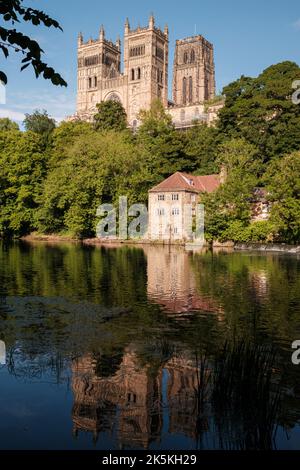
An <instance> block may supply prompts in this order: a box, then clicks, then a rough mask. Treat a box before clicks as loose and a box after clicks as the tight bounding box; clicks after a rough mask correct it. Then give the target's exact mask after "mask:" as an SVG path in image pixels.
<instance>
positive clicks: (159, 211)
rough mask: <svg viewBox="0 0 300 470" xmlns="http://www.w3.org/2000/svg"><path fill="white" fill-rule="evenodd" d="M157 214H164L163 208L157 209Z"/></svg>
mask: <svg viewBox="0 0 300 470" xmlns="http://www.w3.org/2000/svg"><path fill="white" fill-rule="evenodd" d="M157 215H165V209H157Z"/></svg>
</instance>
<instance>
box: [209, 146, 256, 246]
mask: <svg viewBox="0 0 300 470" xmlns="http://www.w3.org/2000/svg"><path fill="white" fill-rule="evenodd" d="M218 163H219V165H220V166H222V167H223V171H224V170H225V172H226V174H227V176H226V180H225V182H224V183H223V184H221V186H220V187H219V188H218V190H217V191H215V192H214V193H211V194H206V195H204V196H203V203H204V204H205V217H206V220H205V226H206V237H207V239H208V240H216V239H219V240H224V239H225V240H226V239H228V238H227V233H228V230H229V227H230V226H231V224H233V223H236V222H237V221H238V223H239V224H240V225H241V227H246V226H247V225H249V223H250V216H251V198H252V194H253V190H254V188H255V186H256V185H257V181H258V179H257V171H258V168H259V166H260V165H259V159H258V151H257V149H256V148H255V147H254V146H253V145H251V144H249V143H248V142H246V141H245V140H243V139H233V140H231V141H228V142H225V143H224V144H221V145H220V146H219V158H218Z"/></svg>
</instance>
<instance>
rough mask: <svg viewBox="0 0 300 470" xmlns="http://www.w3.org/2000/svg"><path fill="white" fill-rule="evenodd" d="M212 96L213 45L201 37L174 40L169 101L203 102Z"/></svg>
mask: <svg viewBox="0 0 300 470" xmlns="http://www.w3.org/2000/svg"><path fill="white" fill-rule="evenodd" d="M214 96H215V65H214V50H213V45H212V44H211V43H210V42H208V41H207V40H206V39H204V38H203V37H202V36H194V37H190V38H186V39H182V40H179V41H176V48H175V57H174V70H173V101H174V103H175V105H177V106H187V105H194V104H199V103H203V102H204V101H207V100H210V99H212V98H214Z"/></svg>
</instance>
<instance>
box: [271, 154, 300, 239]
mask: <svg viewBox="0 0 300 470" xmlns="http://www.w3.org/2000/svg"><path fill="white" fill-rule="evenodd" d="M266 180H267V182H268V185H267V188H268V190H269V193H270V195H269V198H270V201H271V203H272V209H271V221H272V222H273V223H274V224H275V227H276V230H277V237H278V240H280V241H285V242H289V243H300V152H299V151H298V152H293V153H292V154H290V155H287V156H285V157H283V158H282V159H281V160H279V161H275V162H273V163H272V165H270V167H269V169H268V172H267V174H266Z"/></svg>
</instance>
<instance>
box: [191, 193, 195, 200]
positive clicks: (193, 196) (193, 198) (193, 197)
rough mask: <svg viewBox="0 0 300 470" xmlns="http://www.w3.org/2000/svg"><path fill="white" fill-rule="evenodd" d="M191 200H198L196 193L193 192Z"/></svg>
mask: <svg viewBox="0 0 300 470" xmlns="http://www.w3.org/2000/svg"><path fill="white" fill-rule="evenodd" d="M191 201H192V202H196V194H192V195H191Z"/></svg>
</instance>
